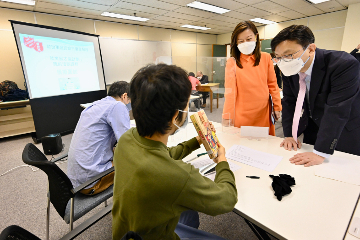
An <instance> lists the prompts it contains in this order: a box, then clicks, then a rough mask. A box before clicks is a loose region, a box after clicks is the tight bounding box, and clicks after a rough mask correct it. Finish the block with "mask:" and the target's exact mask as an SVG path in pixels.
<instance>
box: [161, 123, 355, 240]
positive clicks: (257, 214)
mask: <svg viewBox="0 0 360 240" xmlns="http://www.w3.org/2000/svg"><path fill="white" fill-rule="evenodd" d="M214 125H215V127H216V129H217V136H218V138H219V141H220V142H221V144H222V145H223V146H224V147H225V149H230V147H231V146H232V145H234V144H239V145H243V146H246V147H249V148H252V149H254V150H258V151H262V152H266V153H271V154H275V155H279V156H283V160H282V161H281V162H280V164H279V165H278V166H277V167H276V168H275V170H274V171H273V172H271V173H270V172H267V171H264V170H260V169H257V168H254V167H251V166H248V165H245V164H242V163H239V162H235V161H233V162H234V163H235V164H238V165H240V166H241V169H239V170H237V171H236V172H234V174H235V178H236V186H237V190H238V202H237V204H236V206H235V209H234V211H235V212H237V213H238V214H239V215H241V216H243V217H245V218H246V219H248V220H250V221H251V222H253V223H255V224H257V225H258V226H260V227H261V228H263V229H264V230H266V231H267V232H269V233H271V234H272V235H274V236H275V237H278V238H280V239H291V240H297V239H299V240H304V239H306V240H311V239H316V240H319V239H326V240H331V239H334V240H335V239H336V240H338V239H343V238H344V236H345V234H346V231H347V227H348V224H349V222H350V220H351V216H352V213H353V211H354V208H355V205H356V203H357V199H358V197H359V193H360V186H357V185H352V184H348V183H344V182H340V181H335V180H330V179H326V178H321V177H317V176H315V175H314V167H307V168H305V167H304V166H297V165H293V164H291V163H290V162H289V158H290V157H292V156H293V155H294V154H295V153H296V152H294V151H287V150H285V149H283V148H281V147H280V146H279V145H280V143H281V141H282V138H278V137H272V136H269V138H268V139H262V140H260V141H258V140H249V139H246V138H240V136H239V134H232V133H231V131H230V132H229V131H228V132H222V127H221V124H217V123H214ZM237 131H238V129H237ZM238 132H239V131H238ZM178 134H179V135H178ZM194 136H196V132H195V130H194V128H193V126H192V124H191V122H190V123H189V125H188V127H187V129H185V130H183V131H180V132H179V133H177V134H175V135H174V136H173V137H170V139H169V144H168V145H169V146H171V145H175V144H177V143H178V142H179V141H182V140H187V139H190V138H191V137H194ZM312 149H313V146H311V145H307V144H304V145H303V147H302V149H301V150H299V151H298V152H306V151H312ZM204 150H205V149H204V148H203V147H202V148H201V149H198V150H196V151H195V152H193V153H192V154H191V155H189V156H188V157H186V158H185V159H184V160H187V159H190V158H192V157H194V156H195V155H196V154H198V153H201V152H204ZM335 156H338V157H343V158H349V159H355V160H359V161H360V157H358V156H354V155H350V154H346V153H341V152H335ZM229 161H232V160H229ZM270 174H272V175H278V174H288V175H291V176H292V177H294V178H295V181H296V185H295V186H293V187H291V188H292V191H293V192H292V193H291V194H289V195H287V196H285V197H283V199H282V201H278V200H277V199H276V197H275V196H274V191H273V189H272V187H271V183H272V179H271V178H270V177H269V175H270ZM247 175H254V176H259V177H260V179H250V178H246V176H247ZM357 213H358V214H359V215H360V210H358V211H357ZM346 239H351V240H352V238H346Z"/></svg>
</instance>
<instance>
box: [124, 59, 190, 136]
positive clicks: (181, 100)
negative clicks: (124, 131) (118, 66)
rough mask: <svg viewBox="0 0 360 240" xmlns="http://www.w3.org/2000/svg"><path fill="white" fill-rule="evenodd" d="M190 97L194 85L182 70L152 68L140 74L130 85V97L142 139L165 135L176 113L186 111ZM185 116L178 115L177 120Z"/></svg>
mask: <svg viewBox="0 0 360 240" xmlns="http://www.w3.org/2000/svg"><path fill="white" fill-rule="evenodd" d="M190 93H191V83H190V81H189V78H188V76H187V73H186V71H185V70H184V69H182V68H180V67H177V66H175V65H167V64H157V65H154V64H151V65H148V66H146V67H144V68H141V69H140V70H139V71H137V73H135V75H134V76H133V78H132V80H131V82H130V95H131V107H132V111H133V116H134V119H135V121H136V128H137V131H138V133H139V135H140V136H143V137H145V136H148V137H151V136H153V135H154V133H156V132H158V133H160V134H166V132H167V131H169V130H170V129H171V119H172V117H173V116H174V115H175V113H176V111H177V110H184V109H185V108H186V106H187V103H188V100H189V98H190ZM182 114H183V113H182V112H181V111H179V114H178V116H177V120H179V119H182V118H183V116H182Z"/></svg>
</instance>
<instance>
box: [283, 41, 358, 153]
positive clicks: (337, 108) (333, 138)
mask: <svg viewBox="0 0 360 240" xmlns="http://www.w3.org/2000/svg"><path fill="white" fill-rule="evenodd" d="M359 74H360V63H359V62H358V61H357V60H356V59H355V58H354V57H353V56H351V55H350V54H348V53H346V52H340V51H330V50H324V49H319V48H317V49H316V55H315V62H314V65H313V69H312V73H311V83H310V93H309V103H308V101H307V99H306V97H305V100H304V104H303V110H304V113H303V115H302V117H301V118H300V122H299V130H298V135H300V134H301V133H303V132H304V131H305V129H306V127H307V126H308V121H309V117H310V116H311V117H312V120H313V122H315V124H316V125H317V126H318V127H319V130H318V133H317V137H316V141H315V147H314V148H315V150H317V151H320V152H324V153H328V154H332V153H333V152H334V150H335V149H336V150H339V151H343V152H347V153H352V154H356V155H360V93H359V87H360V76H359ZM298 92H299V75H298V74H296V75H292V76H290V77H286V76H283V93H284V98H283V100H282V104H283V115H282V116H283V129H284V135H285V137H291V136H292V133H291V129H292V121H293V116H294V111H295V105H296V99H297V95H298Z"/></svg>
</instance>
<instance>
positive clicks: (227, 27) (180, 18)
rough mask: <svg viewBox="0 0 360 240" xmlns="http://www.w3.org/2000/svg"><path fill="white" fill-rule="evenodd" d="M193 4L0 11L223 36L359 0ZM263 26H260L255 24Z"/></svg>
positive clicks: (123, 0)
mask: <svg viewBox="0 0 360 240" xmlns="http://www.w3.org/2000/svg"><path fill="white" fill-rule="evenodd" d="M193 1H194V0H81V1H80V0H36V4H35V6H26V5H20V4H14V3H7V2H1V1H0V7H6V8H15V9H24V10H30V11H35V12H45V13H53V14H61V15H66V16H76V17H82V18H89V19H99V20H106V21H113V22H122V23H130V24H139V25H143V26H153V27H160V28H171V29H181V30H186V31H194V32H203V33H211V34H222V33H228V32H231V31H232V30H233V29H234V27H235V26H236V24H237V23H239V22H241V21H244V20H249V19H252V18H256V17H260V18H264V19H268V20H272V21H276V22H283V21H288V20H293V19H298V18H303V17H308V16H314V15H318V14H324V13H328V12H334V11H339V10H343V9H347V7H348V6H349V4H353V3H360V0H330V1H328V2H324V3H320V4H311V3H309V2H307V1H305V0H199V1H201V2H204V3H208V4H212V5H216V6H219V7H223V8H227V9H230V10H231V11H230V12H228V13H225V14H216V13H210V12H206V11H202V10H197V9H193V8H189V7H187V6H186V4H188V3H190V2H193ZM105 11H106V12H114V13H120V14H126V15H134V13H136V16H138V17H145V18H149V19H150V20H149V21H147V22H141V23H140V22H136V21H129V20H121V19H117V18H109V17H103V16H101V15H100V14H101V13H103V12H105ZM184 24H190V25H198V26H205V25H206V27H210V28H211V29H210V30H207V31H201V30H190V29H189V30H188V29H184V28H181V27H180V26H181V25H184ZM255 25H257V26H261V24H255Z"/></svg>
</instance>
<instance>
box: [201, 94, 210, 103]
mask: <svg viewBox="0 0 360 240" xmlns="http://www.w3.org/2000/svg"><path fill="white" fill-rule="evenodd" d="M199 93H200V94H201V95H202V98H203V104H206V98H207V97H209V93H208V92H199Z"/></svg>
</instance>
